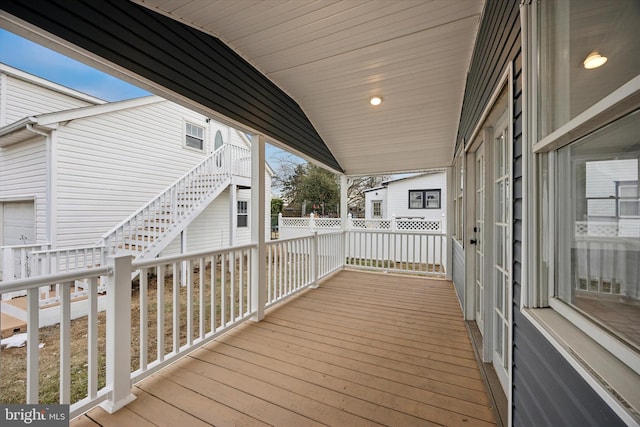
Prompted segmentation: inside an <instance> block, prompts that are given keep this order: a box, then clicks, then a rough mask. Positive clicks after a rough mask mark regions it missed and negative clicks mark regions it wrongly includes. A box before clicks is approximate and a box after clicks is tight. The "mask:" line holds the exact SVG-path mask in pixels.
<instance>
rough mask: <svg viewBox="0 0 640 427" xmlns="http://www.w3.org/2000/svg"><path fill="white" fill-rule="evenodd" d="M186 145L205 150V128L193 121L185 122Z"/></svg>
mask: <svg viewBox="0 0 640 427" xmlns="http://www.w3.org/2000/svg"><path fill="white" fill-rule="evenodd" d="M185 146H187V147H189V148H195V149H196V150H200V151H203V150H204V128H203V127H201V126H197V125H194V124H192V123H185Z"/></svg>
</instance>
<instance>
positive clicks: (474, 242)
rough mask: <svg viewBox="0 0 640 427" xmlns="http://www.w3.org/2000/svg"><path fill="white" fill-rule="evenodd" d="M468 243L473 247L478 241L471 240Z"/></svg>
mask: <svg viewBox="0 0 640 427" xmlns="http://www.w3.org/2000/svg"><path fill="white" fill-rule="evenodd" d="M469 243H470V244H472V245H475V244H476V243H478V241H477V240H476V239H471V240H469Z"/></svg>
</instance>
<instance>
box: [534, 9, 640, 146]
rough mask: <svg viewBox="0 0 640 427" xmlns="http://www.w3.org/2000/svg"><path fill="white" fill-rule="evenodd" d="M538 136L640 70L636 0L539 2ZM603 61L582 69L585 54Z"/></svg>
mask: <svg viewBox="0 0 640 427" xmlns="http://www.w3.org/2000/svg"><path fill="white" fill-rule="evenodd" d="M540 5H541V13H540V19H539V23H540V24H539V26H540V34H541V37H540V47H541V52H540V60H541V64H540V75H541V76H543V78H542V79H541V83H542V84H541V86H540V87H541V88H542V89H541V93H540V101H541V102H540V103H539V104H538V107H539V117H540V120H539V122H538V123H539V125H540V136H542V137H544V136H547V135H549V134H550V133H551V132H553V131H555V130H556V129H558V128H560V127H561V126H562V125H564V124H565V123H567V122H568V121H569V120H571V119H573V118H575V117H576V116H578V115H579V114H580V113H582V112H584V111H585V110H587V109H588V108H589V107H591V106H592V105H594V104H595V103H596V102H598V101H600V100H601V99H603V98H604V97H605V96H607V95H608V94H609V93H611V92H612V91H614V90H616V89H618V88H619V87H620V86H622V85H623V84H625V83H627V82H628V81H629V80H631V79H632V78H634V77H635V76H636V75H637V74H638V70H640V32H639V31H638V28H637V23H638V22H640V8H639V7H638V2H637V0H617V1H611V2H606V1H601V0H566V1H543V2H540ZM593 52H597V53H599V54H601V55H602V56H605V57H607V62H606V63H605V64H604V65H602V66H601V67H599V68H595V69H590V70H587V69H585V67H584V65H583V63H584V61H585V60H586V58H587V56H589V54H591V53H593Z"/></svg>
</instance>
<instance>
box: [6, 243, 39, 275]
mask: <svg viewBox="0 0 640 427" xmlns="http://www.w3.org/2000/svg"><path fill="white" fill-rule="evenodd" d="M48 247H49V245H48V244H37V245H36V244H33V245H17V246H0V273H2V275H0V280H15V279H22V278H25V277H29V276H30V275H31V257H32V256H31V254H32V252H33V251H39V250H45V249H47V248H48Z"/></svg>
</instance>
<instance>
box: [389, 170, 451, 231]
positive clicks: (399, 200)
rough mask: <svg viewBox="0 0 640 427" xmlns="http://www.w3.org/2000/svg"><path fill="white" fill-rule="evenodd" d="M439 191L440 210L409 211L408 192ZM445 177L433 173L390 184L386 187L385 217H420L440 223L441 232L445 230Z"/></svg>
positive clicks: (443, 173) (444, 175)
mask: <svg viewBox="0 0 640 427" xmlns="http://www.w3.org/2000/svg"><path fill="white" fill-rule="evenodd" d="M432 189H434V190H437V189H440V209H409V190H432ZM446 207H447V175H446V173H445V172H440V173H433V174H428V175H423V176H417V177H415V178H407V179H402V180H398V181H393V182H390V183H389V184H388V186H387V211H386V212H387V215H388V217H389V218H390V217H391V216H392V215H395V216H396V217H422V218H424V219H427V220H439V221H442V224H441V230H442V231H445V230H446V229H447V224H446Z"/></svg>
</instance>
